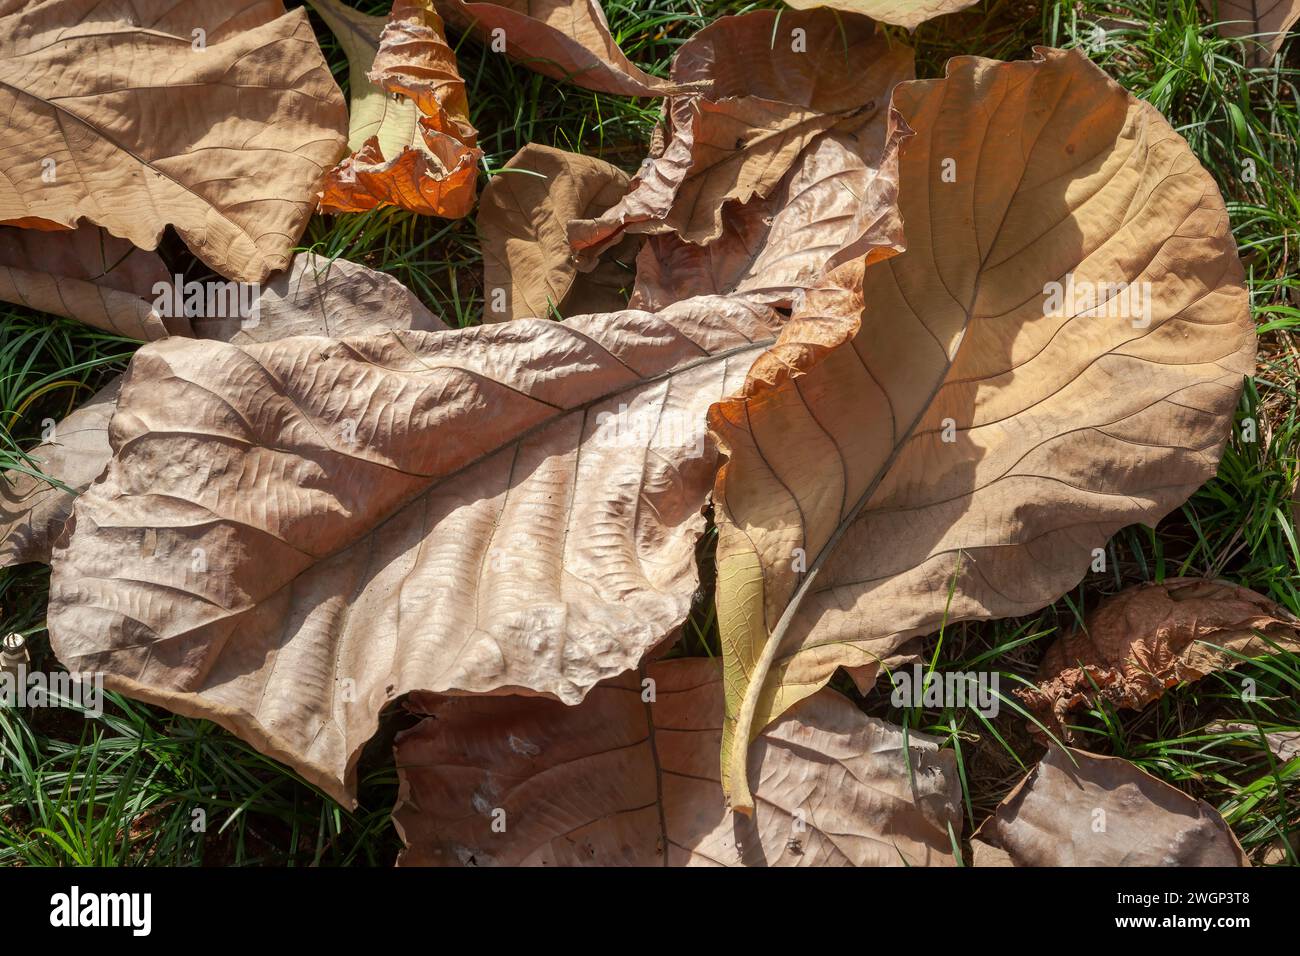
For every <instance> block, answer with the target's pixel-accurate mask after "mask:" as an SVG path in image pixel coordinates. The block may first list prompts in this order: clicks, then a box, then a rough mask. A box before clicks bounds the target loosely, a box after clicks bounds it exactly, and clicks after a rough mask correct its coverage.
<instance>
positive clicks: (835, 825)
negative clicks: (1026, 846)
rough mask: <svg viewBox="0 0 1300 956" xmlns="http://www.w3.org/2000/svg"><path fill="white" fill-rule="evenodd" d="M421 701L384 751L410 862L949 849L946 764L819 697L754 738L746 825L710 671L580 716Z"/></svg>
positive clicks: (916, 853)
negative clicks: (735, 796)
mask: <svg viewBox="0 0 1300 956" xmlns="http://www.w3.org/2000/svg"><path fill="white" fill-rule="evenodd" d="M649 697H652V699H649V700H648V699H647V698H649ZM421 704H422V709H424V710H426V711H427V712H429V713H432V715H433V716H432V717H431V718H429V719H427V720H425V721H423V722H422V723H421V724H419V725H418V726H417V727H415V728H414V729H413V730H410V731H407V732H406V733H404V734H402V735H400V736H399V737H398V739H397V746H396V752H397V766H398V774H399V777H400V780H401V791H400V795H399V797H398V803H397V807H396V809H395V810H394V812H393V816H394V821H395V823H396V824H397V827H398V829H399V831H400V832H401V833H402V836H403V839H404V840H405V841H406V844H407V850H406V852H405V853H404V854H403V857H402V860H401V862H402V863H403V864H405V865H442V866H456V865H466V866H490V865H503V866H518V865H528V866H557V865H558V866H614V865H617V866H689V865H696V866H900V865H908V866H924V865H930V866H936V865H938V866H950V865H952V864H953V862H954V860H953V856H952V839H953V838H952V837H951V836H950V835H949V832H950V830H951V833H953V834H957V835H959V834H960V833H961V822H962V821H961V783H960V780H959V778H958V775H957V771H956V762H955V760H954V758H953V752H952V751H951V750H941V749H939V747H938V743H937V741H936V740H935V739H933V738H931V737H928V736H926V735H924V734H918V733H916V732H912V733H909V734H907V735H906V736H904V733H903V730H902V729H901V728H899V727H895V726H893V725H892V724H887V723H885V722H884V721H881V720H877V719H875V718H872V717H867V716H866V715H865V714H863V713H862V712H861V711H860V710H858V709H857V707H855V706H854V705H853V704H852V703H851V702H850V701H849V700H847V699H846V698H844V697H842V696H841V695H840V694H838V693H836V692H835V691H833V690H830V689H829V688H827V689H824V690H822V691H821V692H820V693H818V694H816V695H814V696H812V697H810V698H809V699H808V700H806V701H804V702H803V703H802V704H801V705H800V706H799V707H797V708H795V709H794V710H792V711H791V712H790V713H789V714H788V715H786V717H785V718H784V719H782V720H781V721H778V722H777V723H776V724H774V725H772V726H771V727H769V728H768V729H767V731H766V732H765V733H764V734H763V735H762V736H761V737H760V738H759V741H758V743H757V744H756V745H755V767H756V778H757V779H758V781H759V782H758V784H757V786H756V790H757V792H758V795H759V798H760V801H761V803H760V807H759V810H758V813H757V814H756V816H755V817H753V818H752V819H746V818H743V817H742V818H737V817H734V816H733V815H732V814H730V813H728V812H727V807H726V803H725V801H724V800H723V797H722V790H721V788H720V787H719V785H718V762H717V750H718V745H719V742H720V739H721V736H722V682H721V674H720V670H719V668H718V665H717V662H716V661H713V660H706V659H699V658H696V659H684V660H673V661H666V662H662V663H656V664H651V665H649V666H648V667H647V668H645V669H643V670H642V671H641V672H640V673H638V672H636V671H631V672H629V673H627V674H624V675H621V676H619V677H616V678H614V679H612V680H608V681H605V682H604V683H602V684H599V685H598V686H597V687H596V688H594V689H593V690H592V692H591V693H590V694H589V695H588V696H587V698H586V700H584V701H583V702H582V703H581V704H578V705H577V706H575V707H566V706H565V705H564V704H561V703H558V702H556V701H548V700H520V699H518V698H501V697H496V698H492V697H475V698H467V697H459V698H443V699H441V700H439V701H432V702H431V701H421ZM494 823H495V824H498V825H497V826H495V827H494ZM500 823H504V824H505V826H504V829H501V827H500V826H499V824H500Z"/></svg>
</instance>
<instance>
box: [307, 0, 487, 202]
mask: <svg viewBox="0 0 1300 956" xmlns="http://www.w3.org/2000/svg"><path fill="white" fill-rule="evenodd" d="M318 9H320V10H321V11H325V10H327V9H332V8H331V7H329V6H328V5H327V4H326V3H323V2H322V3H321V5H320V7H319V8H318ZM322 16H323V17H324V13H323V12H322ZM325 19H326V21H327V22H328V23H329V24H330V27H331V29H333V30H334V31H335V33H336V35H338V36H339V37H340V44H341V45H342V46H343V48H344V51H345V52H346V53H347V54H348V57H349V68H350V69H351V70H352V72H353V73H354V74H355V73H357V72H360V63H363V62H366V60H367V59H371V60H372V62H371V64H370V69H369V71H368V72H367V73H366V82H365V83H364V84H362V85H360V86H359V87H354V89H356V90H357V96H356V98H354V101H353V107H352V108H353V119H352V132H353V136H354V138H355V136H356V135H358V134H360V133H361V132H363V131H365V130H368V129H370V128H371V127H372V126H374V125H375V124H378V127H379V128H378V129H377V130H376V131H375V132H374V133H372V134H371V135H370V136H369V137H368V138H367V139H365V140H364V141H363V142H362V144H361V146H360V147H358V148H357V149H356V152H354V153H353V155H351V156H349V157H347V158H346V159H344V160H343V162H341V163H339V165H338V166H336V167H335V168H334V169H332V170H330V173H329V177H328V178H327V180H326V181H325V185H324V187H323V189H322V191H321V209H322V210H323V211H325V212H364V211H366V210H368V209H376V208H378V207H380V206H400V207H401V208H403V209H409V210H411V211H413V212H418V213H423V214H425V215H430V216H443V217H446V218H448V219H457V218H460V217H461V216H464V215H466V214H467V213H468V212H469V211H470V209H472V208H473V207H474V197H475V192H476V188H477V184H478V162H479V160H480V159H481V158H482V156H483V153H482V151H481V150H479V149H478V147H477V146H476V145H475V144H476V143H477V140H478V133H477V131H476V130H475V129H474V127H473V126H472V125H470V122H469V100H468V99H467V98H466V94H465V81H464V80H462V79H461V77H460V73H459V72H458V70H457V67H456V54H455V53H454V52H453V51H452V49H451V47H450V46H448V45H447V38H446V36H445V34H444V32H443V25H442V19H441V18H440V17H439V16H438V14H437V13H435V12H434V10H433V3H432V0H395V2H394V4H393V11H392V13H391V14H390V16H389V19H388V21H387V23H385V24H384V27H383V31H382V33H381V34H380V37H379V42H378V46H377V47H376V48H375V50H374V51H373V54H372V51H371V48H370V46H369V44H368V43H367V42H365V41H366V37H367V35H368V34H367V33H366V32H365V31H366V30H368V29H371V28H373V26H374V24H373V20H359V19H357V18H356V17H353V16H349V15H347V14H346V13H345V12H343V11H341V10H332V12H331V16H330V17H325ZM345 37H346V38H347V39H346V40H344V39H343V38H345ZM376 91H377V92H378V93H379V94H380V97H381V99H382V103H381V101H380V99H376V97H375V93H376ZM391 98H398V99H400V100H402V101H403V103H404V104H407V105H402V106H401V107H400V108H398V107H396V106H395V107H394V108H392V109H389V107H388V105H387V104H388V101H389V100H390V99H391ZM412 110H414V115H413V114H412ZM385 126H387V128H385Z"/></svg>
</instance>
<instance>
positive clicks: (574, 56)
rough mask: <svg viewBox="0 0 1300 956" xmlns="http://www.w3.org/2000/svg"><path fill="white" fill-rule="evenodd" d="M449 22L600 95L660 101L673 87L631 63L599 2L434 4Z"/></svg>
mask: <svg viewBox="0 0 1300 956" xmlns="http://www.w3.org/2000/svg"><path fill="white" fill-rule="evenodd" d="M437 4H438V9H439V10H441V12H442V15H443V16H444V17H445V18H446V19H447V22H448V23H450V24H452V25H453V26H456V27H459V28H461V29H472V30H473V31H474V32H475V33H476V34H477V35H478V36H479V37H480V39H482V40H483V41H484V42H485V43H487V44H489V45H491V46H490V48H491V49H492V50H494V51H498V52H500V47H499V46H498V45H497V44H500V45H503V46H504V52H506V53H508V54H509V55H510V56H512V57H514V58H515V59H516V60H519V61H520V62H521V63H523V64H524V65H526V66H527V67H528V68H529V69H532V70H535V71H537V72H538V73H541V74H542V75H543V76H549V77H551V78H552V79H556V80H567V81H568V82H570V83H574V84H576V85H578V86H582V87H585V88H587V89H589V90H595V91H596V92H598V93H615V94H621V95H624V96H662V95H664V94H666V93H668V92H670V91H672V90H673V89H674V87H673V84H671V83H669V82H668V81H666V80H662V79H660V78H659V77H656V76H651V75H650V74H648V73H646V72H644V71H643V70H641V68H640V67H638V66H636V65H635V64H634V63H632V61H631V60H629V59H628V58H627V57H626V56H625V55H624V53H623V51H622V50H620V49H619V48H618V44H617V43H615V42H614V38H613V36H611V35H610V32H609V23H608V21H607V20H606V19H605V11H604V10H603V9H601V6H600V3H599V2H598V0H495V2H477V3H475V2H466V0H437Z"/></svg>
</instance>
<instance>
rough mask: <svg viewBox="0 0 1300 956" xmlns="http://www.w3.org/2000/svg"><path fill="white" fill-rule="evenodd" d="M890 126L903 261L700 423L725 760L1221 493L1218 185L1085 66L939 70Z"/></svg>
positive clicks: (837, 294) (1226, 354) (1232, 317)
mask: <svg viewBox="0 0 1300 956" xmlns="http://www.w3.org/2000/svg"><path fill="white" fill-rule="evenodd" d="M893 105H894V107H895V108H896V109H897V110H899V111H900V112H901V114H902V116H903V118H904V119H905V120H906V122H907V123H908V124H909V125H910V126H911V127H912V128H913V129H914V130H915V131H916V135H915V136H914V137H913V138H911V139H909V140H907V141H906V142H905V143H904V145H903V149H902V160H901V165H900V173H899V199H900V208H901V210H902V217H903V222H904V224H905V231H906V246H907V251H906V252H904V253H902V254H901V255H898V256H896V257H894V258H892V259H888V260H886V261H884V262H881V263H879V264H878V265H874V266H871V267H870V268H867V269H865V270H863V269H861V268H860V267H855V266H853V264H849V265H845V266H842V267H840V268H839V269H837V270H833V271H832V272H831V273H830V275H829V277H828V279H827V281H826V282H825V283H824V284H823V286H822V287H819V288H816V289H813V290H811V291H810V292H809V293H808V295H807V297H806V299H805V301H804V304H803V307H802V308H801V309H799V310H796V312H795V314H794V316H793V318H792V320H791V321H790V323H788V324H787V326H786V327H785V329H784V330H783V333H782V336H781V339H780V340H779V341H778V343H777V345H776V346H775V347H774V349H773V350H772V353H771V355H769V356H764V358H762V359H760V360H759V361H758V362H757V363H756V364H755V366H754V369H753V370H752V371H751V373H750V375H749V377H748V379H747V381H746V385H745V388H744V390H743V391H742V392H741V393H740V394H739V395H738V396H737V397H735V398H733V399H729V400H728V401H726V402H723V403H721V404H720V405H719V406H717V407H716V408H714V409H713V410H711V412H710V423H711V428H712V430H713V431H714V433H715V435H716V436H717V439H718V441H719V444H720V445H721V447H722V448H723V450H724V451H725V452H726V454H727V455H728V461H727V463H726V465H725V466H724V467H723V469H722V471H721V472H720V474H719V477H718V482H717V487H716V490H715V495H714V497H715V501H716V502H717V505H718V508H717V520H718V525H719V544H718V598H717V600H718V620H719V627H720V631H721V635H722V641H723V651H724V656H725V659H726V662H727V686H728V692H729V695H730V697H729V701H728V716H729V718H730V719H731V720H732V721H734V722H735V726H737V727H738V728H740V729H739V730H738V731H737V733H738V735H739V739H741V740H743V739H746V736H747V735H752V733H753V732H755V731H757V730H758V729H760V728H761V727H763V726H764V725H765V724H766V723H767V722H768V721H770V720H771V719H772V717H774V716H775V715H777V714H780V713H781V712H782V711H784V710H785V708H786V707H788V706H789V705H790V704H791V703H793V702H794V701H796V700H798V699H800V698H801V697H803V696H806V695H807V694H808V693H810V692H811V691H813V690H815V689H816V688H817V687H820V686H822V684H824V683H825V681H826V680H827V679H828V678H829V677H830V675H831V674H832V673H833V672H834V670H835V668H836V666H839V665H854V666H859V665H860V666H866V665H870V664H871V663H872V662H874V661H877V660H879V659H881V658H883V657H886V656H888V655H889V654H892V653H894V652H896V651H897V650H898V648H899V647H900V646H901V645H902V643H903V642H904V641H906V640H908V639H909V638H911V637H914V636H917V635H922V634H925V633H928V632H929V631H932V630H934V629H936V628H937V627H938V626H939V624H940V622H941V621H942V620H943V619H944V616H945V614H946V615H947V619H948V620H949V621H950V622H951V621H958V620H964V619H972V618H985V617H1002V616H1015V615H1020V614H1026V613H1029V612H1031V611H1033V610H1036V609H1038V608H1039V607H1041V606H1042V605H1043V604H1045V603H1047V602H1048V601H1050V600H1052V599H1054V598H1055V597H1057V596H1059V595H1060V594H1061V593H1063V592H1064V591H1066V590H1068V589H1069V588H1070V587H1071V586H1072V585H1073V584H1074V583H1075V582H1076V581H1077V580H1078V578H1079V576H1080V575H1081V574H1082V573H1083V571H1084V569H1085V568H1086V567H1087V565H1088V562H1089V561H1090V560H1091V550H1092V549H1093V548H1095V547H1099V546H1101V545H1103V544H1104V543H1105V541H1106V540H1107V539H1108V538H1109V537H1110V535H1111V534H1113V533H1114V532H1115V531H1117V530H1119V529H1120V528H1121V527H1123V526H1125V525H1127V524H1131V523H1133V522H1135V521H1145V522H1148V523H1154V522H1155V521H1156V520H1157V519H1159V518H1160V517H1161V516H1163V515H1164V514H1166V513H1167V512H1168V511H1170V510H1171V509H1172V508H1174V507H1176V506H1177V505H1178V504H1179V503H1180V502H1181V501H1183V500H1184V499H1185V498H1186V497H1187V496H1188V495H1190V494H1191V493H1192V491H1193V490H1194V489H1195V488H1196V487H1198V486H1199V485H1200V484H1201V483H1202V482H1203V481H1205V480H1206V479H1207V478H1209V477H1210V476H1211V475H1212V474H1213V472H1214V469H1215V465H1216V463H1217V460H1218V456H1219V453H1220V450H1221V448H1222V445H1223V442H1224V440H1225V438H1226V432H1227V428H1228V424H1229V422H1230V421H1231V417H1232V414H1233V409H1234V407H1235V404H1236V399H1237V395H1238V392H1239V390H1240V387H1241V381H1242V377H1243V376H1244V375H1246V374H1249V372H1250V370H1251V368H1252V365H1253V357H1254V346H1255V338H1254V327H1253V324H1252V323H1251V320H1250V315H1249V311H1248V309H1247V302H1246V293H1245V290H1244V289H1243V287H1242V268H1241V264H1240V262H1239V260H1238V259H1237V256H1236V253H1235V246H1234V243H1233V240H1232V235H1231V231H1230V229H1229V226H1228V218H1227V214H1226V212H1225V210H1224V207H1223V201H1222V199H1221V198H1220V196H1219V193H1218V189H1217V187H1216V186H1215V184H1214V181H1213V179H1212V178H1211V177H1210V176H1209V174H1208V173H1206V172H1205V171H1204V170H1203V169H1201V167H1200V166H1199V165H1198V164H1197V162H1196V160H1195V158H1194V157H1193V155H1192V154H1191V152H1190V150H1189V149H1188V148H1187V145H1186V143H1185V142H1184V141H1183V140H1182V138H1181V137H1179V136H1178V135H1177V134H1176V133H1174V132H1173V130H1171V129H1170V128H1169V125H1168V124H1167V123H1166V122H1165V121H1164V119H1163V118H1162V117H1161V116H1160V115H1159V113H1158V112H1156V110H1155V109H1153V108H1152V107H1151V106H1149V105H1148V104H1146V103H1144V102H1142V101H1141V100H1138V99H1136V98H1135V97H1132V96H1130V95H1129V94H1128V93H1126V92H1125V91H1124V90H1123V89H1122V88H1121V87H1119V86H1118V85H1117V84H1115V83H1114V82H1112V81H1111V80H1109V79H1108V78H1107V77H1106V76H1105V75H1104V74H1103V73H1102V72H1101V71H1100V70H1098V69H1097V68H1096V67H1095V66H1093V65H1092V64H1091V63H1090V62H1088V60H1087V59H1086V58H1084V57H1083V56H1082V55H1081V54H1079V53H1077V52H1070V53H1066V52H1062V51H1057V50H1048V49H1042V48H1040V49H1039V50H1037V51H1036V57H1035V59H1034V60H1032V61H1028V62H1019V63H1000V62H996V61H991V60H984V59H979V58H974V57H959V58H955V59H953V60H951V61H949V64H948V72H947V76H946V77H945V78H944V79H942V80H925V81H918V82H911V83H904V84H901V85H900V86H899V87H897V89H896V90H895V93H894V102H893ZM994 107H996V108H994ZM954 210H956V211H957V212H955V213H954V212H953V211H954ZM1098 290H1103V292H1102V293H1101V294H1099V293H1098ZM828 463H829V466H828ZM950 589H951V590H952V591H953V597H952V601H951V605H949V602H948V595H949V592H950ZM724 761H725V762H727V763H728V764H729V765H730V767H729V769H730V778H729V780H728V781H726V782H728V783H729V785H730V787H731V788H732V793H733V802H734V804H735V805H736V806H737V807H740V808H745V807H747V806H748V805H749V803H750V801H749V797H748V794H747V793H746V791H745V786H744V783H745V781H744V775H745V762H744V761H745V757H744V748H743V746H737V747H734V748H731V749H730V750H729V751H728V752H727V753H725V754H724Z"/></svg>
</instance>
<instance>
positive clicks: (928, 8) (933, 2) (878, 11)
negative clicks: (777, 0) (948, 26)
mask: <svg viewBox="0 0 1300 956" xmlns="http://www.w3.org/2000/svg"><path fill="white" fill-rule="evenodd" d="M785 2H786V3H788V4H789V5H790V6H792V7H794V8H795V9H797V10H807V9H808V8H810V7H830V8H832V9H834V10H846V11H848V12H850V13H861V14H863V15H865V16H868V17H871V19H873V20H879V21H880V22H881V23H893V24H896V25H898V26H900V27H907V29H909V30H915V29H916V28H917V27H919V26H920V25H921V24H922V23H924V22H925V21H926V20H933V19H934V18H935V17H941V16H943V15H944V14H945V13H956V12H957V11H958V10H965V9H966V8H967V7H970V6H974V5H975V4H976V3H978V2H979V0H785Z"/></svg>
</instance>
